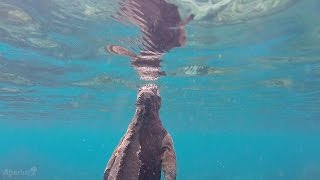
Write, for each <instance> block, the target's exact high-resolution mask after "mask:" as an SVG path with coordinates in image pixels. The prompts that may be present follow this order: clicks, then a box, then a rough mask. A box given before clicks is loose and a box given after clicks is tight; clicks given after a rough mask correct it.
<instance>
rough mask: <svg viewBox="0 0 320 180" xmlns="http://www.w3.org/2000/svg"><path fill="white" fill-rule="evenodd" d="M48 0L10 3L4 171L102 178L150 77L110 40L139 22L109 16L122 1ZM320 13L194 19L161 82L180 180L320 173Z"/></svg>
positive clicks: (299, 9)
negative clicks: (114, 51) (112, 48)
mask: <svg viewBox="0 0 320 180" xmlns="http://www.w3.org/2000/svg"><path fill="white" fill-rule="evenodd" d="M40 2H41V1H35V0H30V1H24V2H23V1H18V0H14V1H5V0H0V15H1V16H0V30H1V31H0V40H1V42H0V159H1V161H0V171H1V176H0V179H39V180H42V179H59V180H60V179H70V180H71V179H101V178H102V174H103V171H104V168H105V165H106V163H107V161H108V159H109V157H110V155H111V153H112V151H113V149H114V148H115V146H116V145H117V143H118V141H119V140H120V138H121V137H122V135H123V134H124V133H125V131H126V129H127V127H128V124H129V122H130V121H131V118H132V116H133V114H134V110H135V106H134V103H135V100H136V91H137V89H138V87H139V86H140V85H142V84H144V82H142V81H140V80H139V78H138V76H137V74H136V73H135V72H134V70H133V68H132V67H131V66H130V62H129V59H127V58H126V57H119V56H114V55H111V54H108V53H105V52H104V51H103V47H104V46H105V45H107V44H111V43H116V44H126V43H128V42H129V41H128V39H127V37H131V38H134V37H138V36H139V31H138V30H137V29H136V28H135V27H133V26H130V25H123V24H120V23H118V22H116V21H114V20H113V19H112V18H110V14H112V13H113V12H115V11H116V6H114V5H115V4H116V3H115V2H113V1H110V2H109V1H108V2H103V1H94V2H100V3H102V5H101V4H98V3H93V1H89V0H84V1H69V2H68V3H69V4H67V5H66V4H62V3H63V1H59V0H54V1H42V2H45V3H43V4H41V3H40ZM103 3H106V4H103ZM8 4H9V5H10V6H9V5H8ZM48 4H49V5H48ZM85 5H87V6H85ZM94 5H96V6H94ZM15 7H16V8H15ZM83 7H87V9H85V10H84V9H83ZM88 7H90V8H88ZM97 7H99V8H100V9H98V10H99V11H98V10H92V8H97ZM10 10H11V15H10V16H9V15H8V14H10V13H9V11H10ZM49 10H50V11H49ZM17 12H18V13H17ZM23 12H24V13H25V14H24V13H23ZM319 12H320V3H319V2H318V1H317V0H306V1H296V2H294V3H290V4H288V5H287V6H285V7H282V8H281V9H279V10H277V11H275V12H270V13H269V14H268V13H267V14H264V15H262V16H257V17H251V16H250V15H248V18H247V19H242V20H241V21H239V22H234V23H233V22H231V21H227V20H225V22H224V23H222V24H219V23H218V24H217V23H213V22H212V21H210V19H199V20H195V21H193V22H191V23H190V24H189V25H188V26H187V32H188V42H187V45H186V47H181V48H176V49H174V50H172V51H170V53H168V54H167V55H166V56H165V57H164V61H163V70H165V71H166V72H167V73H168V76H166V77H162V78H161V79H159V80H158V81H157V84H158V85H159V87H160V93H161V96H162V108H161V119H162V121H163V124H164V126H165V127H166V129H167V130H168V131H169V132H170V133H171V135H172V137H173V139H174V145H175V150H176V153H177V158H178V179H199V180H200V179H223V180H225V179H226V180H256V179H263V180H264V179H288V180H295V179H298V180H318V179H320V155H319V152H320V138H319V136H320V119H319V117H320V106H319V103H320V21H319V17H320V13H319ZM12 13H13V15H12ZM81 13H84V14H81ZM191 65H200V66H206V67H209V68H210V69H211V73H209V74H192V73H191V74H190V73H188V72H186V71H185V69H184V67H187V66H191ZM34 167H35V168H36V172H35V174H34V176H31V175H21V174H16V175H12V176H9V175H8V174H5V172H6V170H8V171H19V170H23V171H29V170H30V169H31V168H34ZM8 171H7V172H8Z"/></svg>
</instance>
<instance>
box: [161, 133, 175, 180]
mask: <svg viewBox="0 0 320 180" xmlns="http://www.w3.org/2000/svg"><path fill="white" fill-rule="evenodd" d="M161 160H162V170H163V172H164V177H165V179H166V180H175V179H176V154H175V152H174V149H173V141H172V138H171V136H170V134H169V133H168V134H167V135H166V136H165V137H164V138H163V140H162V158H161Z"/></svg>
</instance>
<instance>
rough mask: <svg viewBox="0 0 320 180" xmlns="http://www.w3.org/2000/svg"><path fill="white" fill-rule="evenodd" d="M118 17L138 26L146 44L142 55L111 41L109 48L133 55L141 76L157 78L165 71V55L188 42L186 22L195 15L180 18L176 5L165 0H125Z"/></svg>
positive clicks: (150, 78) (149, 78) (112, 51)
mask: <svg viewBox="0 0 320 180" xmlns="http://www.w3.org/2000/svg"><path fill="white" fill-rule="evenodd" d="M115 18H116V19H119V20H124V21H129V22H131V23H132V24H134V25H136V26H138V27H139V29H140V31H141V32H142V38H141V43H142V45H143V47H141V52H140V55H137V54H135V53H134V52H131V51H129V50H128V49H126V48H124V47H121V46H117V45H110V46H108V47H107V49H106V50H108V51H109V52H111V53H115V54H119V55H125V56H128V57H130V58H131V59H132V65H133V67H134V68H135V69H136V70H137V72H138V73H139V75H140V78H141V79H143V80H156V79H157V78H158V77H160V76H163V75H165V72H163V71H161V70H160V62H161V57H162V55H163V54H164V53H165V52H168V51H169V50H171V49H172V48H175V47H180V46H184V45H185V44H186V33H185V25H186V24H187V23H188V22H190V21H191V20H192V19H193V18H194V15H190V16H189V17H188V18H186V19H185V20H181V17H180V15H179V12H178V8H177V6H175V5H174V4H170V3H167V2H166V1H165V0H123V1H120V11H119V12H118V14H117V15H116V16H115Z"/></svg>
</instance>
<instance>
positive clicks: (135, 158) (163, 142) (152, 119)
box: [104, 84, 176, 180]
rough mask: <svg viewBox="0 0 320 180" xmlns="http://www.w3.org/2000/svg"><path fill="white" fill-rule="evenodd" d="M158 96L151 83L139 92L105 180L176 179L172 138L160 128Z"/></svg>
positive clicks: (108, 165) (111, 159) (107, 169)
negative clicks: (134, 107)
mask: <svg viewBox="0 0 320 180" xmlns="http://www.w3.org/2000/svg"><path fill="white" fill-rule="evenodd" d="M160 106H161V97H160V94H159V91H158V88H157V86H156V85H154V84H147V85H145V86H143V87H141V88H140V89H139V92H138V95H137V101H136V112H135V115H134V117H133V119H132V122H131V124H130V125H129V127H128V130H127V132H126V133H125V135H124V136H123V138H122V139H121V140H120V143H119V145H118V146H117V148H116V149H115V151H114V152H113V154H112V156H111V158H110V160H109V162H108V164H107V167H106V170H105V172H104V180H160V178H161V170H163V171H164V176H165V179H166V180H175V179H176V157H175V152H174V149H173V142H172V138H171V136H170V135H169V133H168V132H167V131H166V130H165V129H164V128H163V126H162V123H161V120H160V117H159V109H160Z"/></svg>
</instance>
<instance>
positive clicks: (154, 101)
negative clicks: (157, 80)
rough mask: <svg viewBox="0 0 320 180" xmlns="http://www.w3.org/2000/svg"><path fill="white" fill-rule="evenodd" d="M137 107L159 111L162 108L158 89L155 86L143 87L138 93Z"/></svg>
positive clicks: (147, 85)
mask: <svg viewBox="0 0 320 180" xmlns="http://www.w3.org/2000/svg"><path fill="white" fill-rule="evenodd" d="M136 106H137V107H142V108H145V110H147V111H150V110H152V111H154V110H156V111H158V110H159V109H160V106H161V97H160V93H159V90H158V87H157V86H156V85H155V84H146V85H144V86H142V87H141V88H140V89H139V91H138V95H137V102H136Z"/></svg>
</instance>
